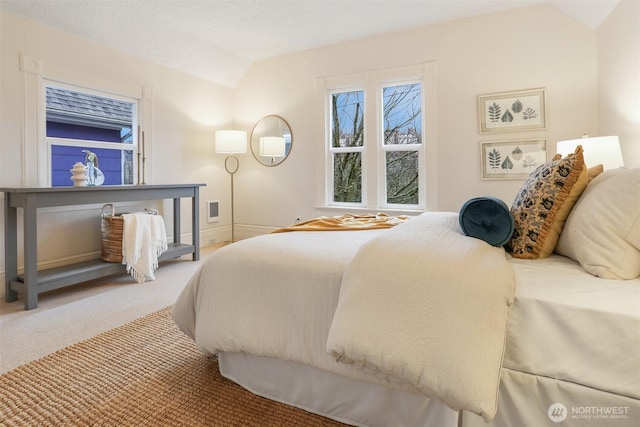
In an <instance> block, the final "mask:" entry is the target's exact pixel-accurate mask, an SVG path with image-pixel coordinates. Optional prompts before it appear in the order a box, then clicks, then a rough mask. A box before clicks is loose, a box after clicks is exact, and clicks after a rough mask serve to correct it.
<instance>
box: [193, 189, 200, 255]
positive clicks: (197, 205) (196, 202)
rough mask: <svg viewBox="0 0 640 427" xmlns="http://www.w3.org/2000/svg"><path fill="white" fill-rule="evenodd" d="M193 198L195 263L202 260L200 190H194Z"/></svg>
mask: <svg viewBox="0 0 640 427" xmlns="http://www.w3.org/2000/svg"><path fill="white" fill-rule="evenodd" d="M194 190H195V191H194V194H193V198H192V199H191V234H192V236H193V237H192V239H191V241H192V242H193V257H192V259H193V260H194V261H198V260H199V259H200V226H199V224H200V192H199V188H198V187H196V188H195V189H194Z"/></svg>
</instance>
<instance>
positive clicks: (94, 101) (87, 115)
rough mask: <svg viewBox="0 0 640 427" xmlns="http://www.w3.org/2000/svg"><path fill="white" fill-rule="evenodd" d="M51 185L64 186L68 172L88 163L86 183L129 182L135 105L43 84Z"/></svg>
mask: <svg viewBox="0 0 640 427" xmlns="http://www.w3.org/2000/svg"><path fill="white" fill-rule="evenodd" d="M45 97H46V102H45V105H46V107H45V111H46V138H45V139H46V144H47V149H48V152H49V154H50V162H49V164H50V180H51V185H52V186H54V187H57V186H70V185H73V181H71V179H70V173H69V169H71V168H72V167H73V165H74V164H75V163H76V162H81V163H83V164H87V163H88V162H91V163H92V166H93V167H91V168H89V172H90V173H89V174H88V175H89V177H88V178H89V183H90V184H93V185H101V184H105V185H124V184H133V183H134V181H133V177H134V173H135V171H134V169H135V162H134V159H133V158H134V150H135V149H136V144H137V135H135V134H134V132H133V129H135V128H136V126H135V124H136V123H137V101H136V100H133V99H126V98H123V97H118V96H114V95H105V94H99V93H97V92H90V91H87V90H86V89H78V88H73V87H70V86H64V85H60V84H56V83H53V82H45Z"/></svg>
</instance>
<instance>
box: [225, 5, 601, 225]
mask: <svg viewBox="0 0 640 427" xmlns="http://www.w3.org/2000/svg"><path fill="white" fill-rule="evenodd" d="M428 61H436V63H437V77H436V87H435V92H436V96H437V101H436V108H437V111H436V116H437V121H436V123H428V124H427V126H437V133H436V134H437V138H436V141H431V143H435V144H437V147H438V148H437V150H438V159H437V168H438V185H437V188H438V205H437V209H438V210H446V211H457V210H459V208H460V206H461V205H462V204H463V203H464V202H465V201H466V200H467V199H469V198H471V197H475V196H480V195H494V196H497V197H500V198H502V199H503V200H505V201H506V202H507V204H510V203H511V201H512V200H513V197H514V195H515V194H516V192H517V191H518V189H519V187H520V185H521V184H522V181H483V180H481V179H480V141H491V140H510V139H526V138H546V139H547V150H548V156H549V157H551V156H552V155H553V154H554V153H555V144H556V142H557V141H558V140H563V139H571V138H577V137H580V136H581V135H582V134H583V133H589V134H595V133H597V131H598V126H597V74H596V72H597V43H596V32H595V31H594V30H592V29H589V28H587V27H585V26H583V25H582V24H580V23H578V22H577V21H574V20H572V19H570V18H568V17H566V16H565V15H564V14H562V13H561V12H559V11H558V10H557V9H555V8H553V7H551V6H548V5H544V4H543V5H538V6H533V7H528V8H523V9H515V10H510V11H507V12H502V13H495V14H490V15H484V16H480V17H475V18H469V19H463V20H458V21H453V22H448V23H444V24H440V25H433V26H427V27H422V28H417V29H411V30H407V31H402V32H398V33H394V34H388V35H384V36H378V37H371V38H368V39H364V40H360V41H356V42H352V43H344V44H340V45H337V46H330V47H325V48H321V49H314V50H310V51H306V52H301V53H294V54H290V55H284V56H281V57H277V58H271V59H267V60H263V61H260V62H257V63H255V64H254V65H253V66H252V67H251V68H250V70H249V72H248V73H247V75H246V76H245V78H244V79H243V80H242V81H241V83H240V85H239V87H238V89H237V90H236V94H235V112H234V117H235V119H236V121H237V122H238V123H242V124H243V125H244V126H245V127H247V128H248V129H250V127H251V126H252V124H253V123H255V121H257V120H258V119H259V118H260V117H261V116H263V115H266V114H279V115H281V116H283V117H284V118H286V119H287V120H288V121H289V123H290V125H291V127H292V129H293V138H294V145H293V150H292V154H291V157H290V158H289V159H287V160H286V161H285V162H284V163H283V164H282V165H281V166H278V167H276V168H265V167H262V166H260V165H258V164H257V162H255V161H252V159H251V158H250V156H247V158H246V159H245V160H244V163H245V165H243V166H244V167H243V170H242V171H241V173H239V174H238V177H237V182H238V184H239V188H240V190H239V191H238V193H237V194H238V196H237V200H238V206H237V210H236V212H237V218H238V221H239V222H240V223H244V224H268V225H283V224H288V223H291V222H292V221H293V220H294V219H295V218H296V217H299V216H302V217H303V218H306V217H312V216H315V215H318V214H319V213H323V214H324V213H325V212H327V211H325V210H318V209H314V205H315V203H316V200H317V197H316V194H315V191H314V190H315V189H316V183H317V182H318V180H319V179H320V177H319V176H318V175H319V174H318V169H319V168H316V167H314V166H313V165H315V164H316V162H317V161H318V153H321V152H322V151H321V150H320V151H318V149H317V147H319V146H321V144H323V141H322V139H321V134H320V133H319V132H318V129H317V126H316V121H317V119H316V118H317V114H318V112H317V111H316V110H317V108H316V107H317V102H316V91H315V79H316V78H317V77H323V76H327V77H332V76H341V75H348V74H351V73H359V72H364V71H367V70H381V69H388V68H394V67H403V66H409V65H415V64H419V63H424V62H428ZM536 87H545V88H546V91H547V123H548V128H547V129H546V130H539V131H528V132H509V133H499V134H490V135H481V134H480V133H479V131H478V108H477V97H478V95H480V94H484V93H491V92H500V91H508V90H519V89H528V88H536ZM320 169H321V168H320ZM253 190H258V191H253ZM334 214H339V212H335V213H334Z"/></svg>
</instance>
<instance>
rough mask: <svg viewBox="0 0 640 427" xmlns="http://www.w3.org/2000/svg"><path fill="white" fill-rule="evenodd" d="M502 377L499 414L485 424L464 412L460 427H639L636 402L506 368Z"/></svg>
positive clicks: (478, 418) (638, 403)
mask: <svg viewBox="0 0 640 427" xmlns="http://www.w3.org/2000/svg"><path fill="white" fill-rule="evenodd" d="M630 375H631V373H630ZM501 377H502V379H501V382H500V391H499V396H498V413H497V415H496V418H495V419H494V420H493V422H491V423H489V424H487V423H485V422H484V421H483V420H482V418H480V417H479V416H477V415H474V414H470V413H468V412H466V411H464V412H463V415H462V427H520V426H522V427H527V426H559V427H600V426H607V427H635V426H638V425H639V424H638V421H640V400H638V399H633V398H630V397H625V396H620V395H617V394H613V393H609V392H606V391H601V390H597V389H594V388H591V387H587V386H583V385H580V384H575V383H572V382H568V381H563V380H557V379H554V378H548V377H543V376H537V375H531V374H527V373H524V372H518V371H513V370H511V369H505V368H503V369H502V376H501ZM552 419H553V421H552Z"/></svg>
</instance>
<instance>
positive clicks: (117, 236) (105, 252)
mask: <svg viewBox="0 0 640 427" xmlns="http://www.w3.org/2000/svg"><path fill="white" fill-rule="evenodd" d="M123 229H124V221H123V220H122V215H116V211H115V209H114V207H113V205H112V204H111V203H108V204H106V205H104V206H103V207H102V221H101V222H100V232H101V235H102V256H101V257H100V259H101V260H102V261H106V262H122V232H123Z"/></svg>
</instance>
